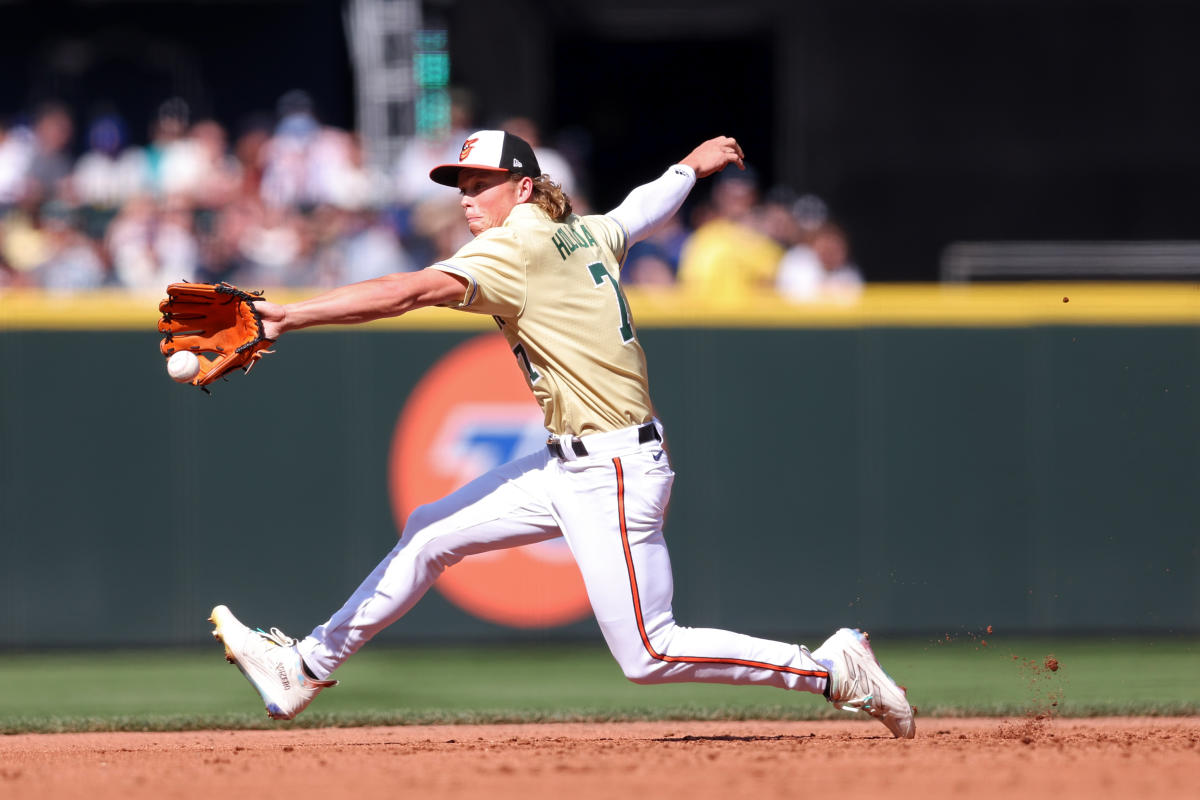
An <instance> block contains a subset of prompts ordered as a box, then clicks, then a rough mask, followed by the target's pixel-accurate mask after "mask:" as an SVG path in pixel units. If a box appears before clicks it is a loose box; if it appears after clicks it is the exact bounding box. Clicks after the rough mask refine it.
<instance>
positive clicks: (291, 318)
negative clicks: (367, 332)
mask: <svg viewBox="0 0 1200 800" xmlns="http://www.w3.org/2000/svg"><path fill="white" fill-rule="evenodd" d="M465 286H466V281H465V279H463V278H461V277H458V276H455V275H452V274H450V273H447V272H442V271H441V270H436V269H423V270H419V271H417V272H397V273H394V274H392V275H384V276H382V277H380V278H372V279H371V280H367V281H361V282H359V283H352V284H349V285H347V286H340V287H338V288H337V289H332V290H330V291H328V292H324V293H322V294H319V295H316V296H315V297H311V298H309V299H307V300H301V301H299V302H296V303H288V304H286V305H284V304H280V303H270V302H267V301H265V300H260V301H258V302H256V303H255V304H254V305H255V309H256V310H257V311H258V312H259V314H260V315H261V317H262V321H263V329H264V333H265V335H266V338H267V339H276V338H278V337H279V334H281V333H286V332H288V331H293V330H299V329H300V328H311V327H313V326H315V325H356V324H358V323H362V322H371V321H372V320H377V319H384V318H385V317H398V316H400V315H401V314H405V313H407V312H409V311H412V310H414V309H417V308H423V307H424V306H443V305H453V304H455V303H457V302H459V301H460V300H461V299H462V296H463V290H464V288H465Z"/></svg>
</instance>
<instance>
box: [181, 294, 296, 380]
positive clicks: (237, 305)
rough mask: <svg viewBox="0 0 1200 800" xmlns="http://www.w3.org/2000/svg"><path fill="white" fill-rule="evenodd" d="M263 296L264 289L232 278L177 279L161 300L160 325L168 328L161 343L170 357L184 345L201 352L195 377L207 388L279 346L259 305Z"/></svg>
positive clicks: (248, 369)
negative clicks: (256, 289) (228, 280)
mask: <svg viewBox="0 0 1200 800" xmlns="http://www.w3.org/2000/svg"><path fill="white" fill-rule="evenodd" d="M262 299H263V296H262V292H244V291H242V290H241V289H239V288H237V287H236V286H233V285H231V284H228V283H172V284H171V285H170V286H168V287H167V299H166V300H163V301H162V302H161V303H159V304H158V310H159V311H161V312H162V319H160V320H159V321H158V329H159V331H161V332H162V333H163V334H165V335H164V336H163V339H162V342H160V343H159V346H158V348H159V350H161V351H162V354H163V355H164V356H167V357H170V356H171V354H172V353H175V352H176V351H178V350H190V351H192V352H193V353H195V354H196V355H197V356H200V371H199V372H197V373H196V377H194V378H192V380H191V381H189V383H191V384H192V385H193V386H199V387H201V388H203V387H204V386H205V385H207V384H209V383H212V382H213V381H215V380H216V379H217V378H220V377H221V376H223V375H225V374H226V373H227V372H229V371H230V370H232V369H235V368H237V367H241V368H242V371H243V372H249V371H250V368H251V367H253V366H254V364H255V362H257V361H258V359H260V358H262V357H263V355H264V354H265V353H270V352H273V351H271V350H268V349H267V348H268V347H270V346H271V344H272V343H273V342H272V340H270V339H267V338H265V337H264V336H263V325H262V319H261V318H260V317H259V314H258V312H257V311H256V310H255V309H254V301H256V300H262ZM205 356H207V358H205ZM205 391H207V389H205Z"/></svg>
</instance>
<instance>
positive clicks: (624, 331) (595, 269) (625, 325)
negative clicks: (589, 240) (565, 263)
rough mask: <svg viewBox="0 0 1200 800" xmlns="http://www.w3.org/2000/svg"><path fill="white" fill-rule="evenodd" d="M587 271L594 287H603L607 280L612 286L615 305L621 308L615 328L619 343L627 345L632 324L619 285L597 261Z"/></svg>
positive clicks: (589, 265) (631, 335)
mask: <svg viewBox="0 0 1200 800" xmlns="http://www.w3.org/2000/svg"><path fill="white" fill-rule="evenodd" d="M587 268H588V271H589V272H591V273H592V281H594V283H595V285H596V286H598V287H599V286H603V285H604V281H605V280H606V279H607V280H608V282H609V283H610V284H612V288H613V291H614V292H616V294H617V305H619V306H620V307H621V325H620V327H618V328H617V330H619V331H620V332H621V341H622V342H625V343H628V342H632V341H633V323H632V322H631V321H630V319H629V304H628V303H626V302H625V295H624V294H623V293H622V292H621V285H620V284H619V283H617V279H616V278H614V277H613V276H612V275H609V274H608V270H606V269H605V268H604V265H603V264H601V263H600V262H599V261H596V262H594V263H592V264H588V267H587Z"/></svg>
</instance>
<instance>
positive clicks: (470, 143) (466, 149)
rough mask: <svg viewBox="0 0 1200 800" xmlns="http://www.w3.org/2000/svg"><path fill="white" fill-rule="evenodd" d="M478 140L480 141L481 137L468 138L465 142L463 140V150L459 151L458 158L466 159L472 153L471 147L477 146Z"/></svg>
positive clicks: (460, 159)
mask: <svg viewBox="0 0 1200 800" xmlns="http://www.w3.org/2000/svg"><path fill="white" fill-rule="evenodd" d="M478 141H479V139H478V138H475V139H467V140H466V141H465V142H463V146H462V150H461V151H459V153H458V160H459V161H466V160H467V156H469V155H471V149H472V148H474V147H475V143H476V142H478Z"/></svg>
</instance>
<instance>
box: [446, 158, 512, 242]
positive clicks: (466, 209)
mask: <svg viewBox="0 0 1200 800" xmlns="http://www.w3.org/2000/svg"><path fill="white" fill-rule="evenodd" d="M520 187H521V184H520V182H518V181H513V180H509V174H508V173H507V172H495V171H492V170H486V169H464V170H463V171H462V172H460V173H459V174H458V190H459V191H460V192H461V193H462V207H463V213H464V214H466V216H467V227H468V228H470V229H471V233H472V234H474V235H475V236H478V235H479V234H481V233H483V232H484V231H486V230H487V229H488V228H494V227H496V226H497V225H503V224H504V220H506V219H508V215H509V213H510V212H512V210H513V208H515V207H516V205H517V204H518V203H519V202H521V199H520Z"/></svg>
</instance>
